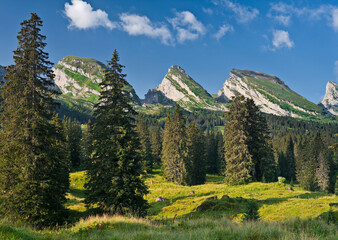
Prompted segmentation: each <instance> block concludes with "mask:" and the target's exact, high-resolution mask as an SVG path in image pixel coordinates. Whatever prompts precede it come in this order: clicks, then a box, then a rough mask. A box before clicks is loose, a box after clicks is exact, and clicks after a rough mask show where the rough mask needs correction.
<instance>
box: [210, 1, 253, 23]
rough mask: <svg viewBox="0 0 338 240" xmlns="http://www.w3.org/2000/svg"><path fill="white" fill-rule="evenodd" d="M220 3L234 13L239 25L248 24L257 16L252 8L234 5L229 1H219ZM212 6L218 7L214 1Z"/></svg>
mask: <svg viewBox="0 0 338 240" xmlns="http://www.w3.org/2000/svg"><path fill="white" fill-rule="evenodd" d="M220 3H221V4H222V5H224V6H225V7H226V8H228V9H230V10H231V11H232V12H234V13H235V15H236V19H237V21H238V22H239V23H247V22H250V21H252V20H253V19H255V18H256V17H257V16H258V15H259V11H258V10H257V9H256V8H253V7H249V6H244V5H241V4H239V3H234V2H231V1H230V0H220ZM214 4H216V5H218V2H217V1H214Z"/></svg>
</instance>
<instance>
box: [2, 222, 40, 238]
mask: <svg viewBox="0 0 338 240" xmlns="http://www.w3.org/2000/svg"><path fill="white" fill-rule="evenodd" d="M0 239H16V240H20V239H22V240H39V239H42V238H40V237H37V236H34V235H33V234H30V233H27V232H25V231H24V230H20V229H15V228H13V227H10V226H7V225H1V224H0Z"/></svg>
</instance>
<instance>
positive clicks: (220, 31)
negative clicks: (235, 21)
mask: <svg viewBox="0 0 338 240" xmlns="http://www.w3.org/2000/svg"><path fill="white" fill-rule="evenodd" d="M233 30H234V28H233V26H231V25H229V24H223V25H222V26H220V28H219V29H218V32H217V33H216V34H215V35H214V37H215V38H216V39H221V38H222V37H223V36H224V35H225V34H227V33H228V32H232V31H233Z"/></svg>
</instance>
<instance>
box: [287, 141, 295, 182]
mask: <svg viewBox="0 0 338 240" xmlns="http://www.w3.org/2000/svg"><path fill="white" fill-rule="evenodd" d="M285 158H286V166H287V169H286V176H285V178H286V179H287V180H291V179H296V160H295V153H294V144H293V140H292V138H291V137H290V138H289V140H288V144H287V147H286V154H285Z"/></svg>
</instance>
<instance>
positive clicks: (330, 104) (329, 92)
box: [319, 81, 338, 116]
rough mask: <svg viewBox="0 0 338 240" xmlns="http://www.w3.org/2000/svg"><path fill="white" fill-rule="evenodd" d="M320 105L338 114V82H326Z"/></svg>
mask: <svg viewBox="0 0 338 240" xmlns="http://www.w3.org/2000/svg"><path fill="white" fill-rule="evenodd" d="M319 105H320V106H322V107H324V109H325V110H326V111H327V112H329V113H331V114H334V115H336V116H338V84H337V83H335V82H333V81H329V82H328V83H327V84H326V92H325V96H324V98H323V100H322V101H321V102H320V103H319Z"/></svg>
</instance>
